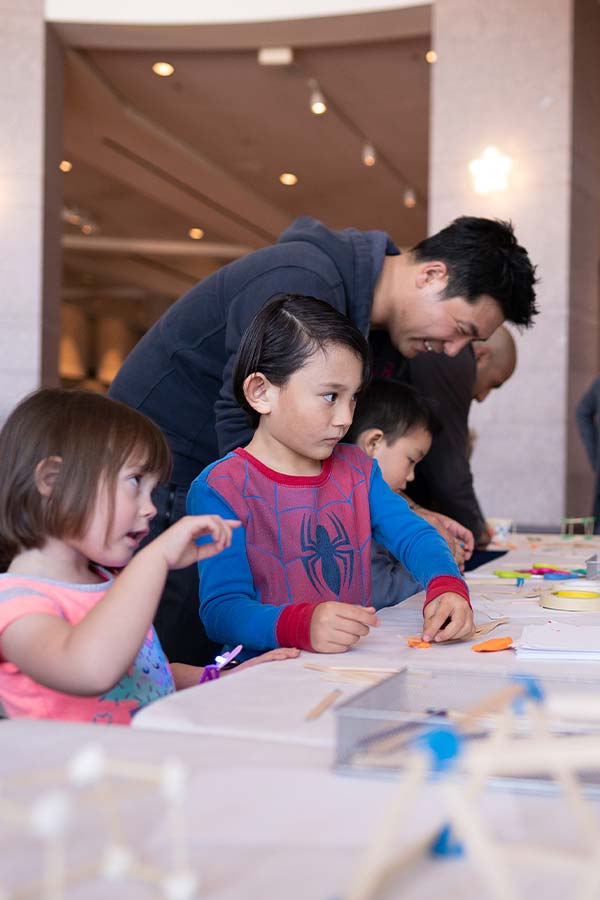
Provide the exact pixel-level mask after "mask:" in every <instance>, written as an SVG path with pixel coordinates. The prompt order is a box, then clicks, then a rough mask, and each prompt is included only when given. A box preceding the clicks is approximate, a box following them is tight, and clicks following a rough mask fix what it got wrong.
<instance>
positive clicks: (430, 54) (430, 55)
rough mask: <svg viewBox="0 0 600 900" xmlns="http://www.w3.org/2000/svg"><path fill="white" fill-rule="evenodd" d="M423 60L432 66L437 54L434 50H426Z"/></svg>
mask: <svg viewBox="0 0 600 900" xmlns="http://www.w3.org/2000/svg"><path fill="white" fill-rule="evenodd" d="M425 59H426V60H427V62H428V63H429V64H430V65H433V63H434V62H437V53H436V52H435V50H428V51H427V53H426V54H425Z"/></svg>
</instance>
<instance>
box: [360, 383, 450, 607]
mask: <svg viewBox="0 0 600 900" xmlns="http://www.w3.org/2000/svg"><path fill="white" fill-rule="evenodd" d="M438 429H439V424H438V421H437V419H436V417H435V415H434V413H433V411H432V410H431V407H430V406H429V404H428V403H427V401H426V400H425V398H424V397H422V396H421V395H420V394H419V393H418V392H417V391H415V389H414V388H412V387H410V385H408V384H397V383H396V382H393V381H384V380H382V379H374V380H373V381H372V382H371V383H370V384H369V386H368V387H367V388H365V390H364V391H362V392H361V394H360V396H359V398H358V402H357V404H356V409H355V411H354V418H353V420H352V425H351V426H350V430H349V431H348V433H347V435H346V440H347V441H348V442H351V443H353V444H356V445H357V446H358V447H360V449H361V450H363V451H364V452H365V453H366V454H367V456H370V457H371V458H372V459H376V460H377V462H378V463H379V468H380V469H381V474H382V476H383V480H384V481H385V482H386V484H387V485H388V486H389V487H390V488H391V489H392V490H393V491H395V492H396V493H400V492H401V491H404V490H405V488H406V485H407V482H409V481H412V480H413V479H414V477H415V466H416V465H417V464H418V463H420V462H421V460H422V459H423V458H424V457H425V456H426V455H427V453H428V452H429V448H430V447H431V439H432V436H433V434H434V433H435V432H436V431H437V430H438ZM413 509H414V507H413ZM371 577H372V582H373V593H372V603H373V606H374V607H375V609H382V608H383V607H385V606H392V605H393V604H395V603H399V602H400V601H401V600H406V598H407V597H412V595H413V594H416V593H418V591H422V590H423V586H422V585H421V584H419V582H418V581H416V580H415V579H414V578H413V577H412V575H410V574H409V573H408V572H407V571H406V569H405V568H404V566H403V565H402V564H401V563H400V562H399V561H398V560H397V559H396V557H395V556H394V555H393V554H392V553H390V552H389V551H388V550H387V549H386V548H385V547H384V546H383V545H382V544H380V543H378V542H377V541H373V543H372V545H371Z"/></svg>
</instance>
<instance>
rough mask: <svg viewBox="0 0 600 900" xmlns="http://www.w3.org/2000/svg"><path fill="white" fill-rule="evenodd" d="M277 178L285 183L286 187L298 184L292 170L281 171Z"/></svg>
mask: <svg viewBox="0 0 600 900" xmlns="http://www.w3.org/2000/svg"><path fill="white" fill-rule="evenodd" d="M279 180H280V182H281V183H282V184H285V186H286V187H292V185H294V184H298V176H297V175H294V173H293V172H282V173H281V175H280V176H279Z"/></svg>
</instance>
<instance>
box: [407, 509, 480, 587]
mask: <svg viewBox="0 0 600 900" xmlns="http://www.w3.org/2000/svg"><path fill="white" fill-rule="evenodd" d="M415 512H416V514H417V515H418V516H421V518H422V519H425V521H426V522H428V523H429V524H430V525H432V526H433V527H434V528H435V530H436V531H437V533H438V534H439V535H441V536H442V537H443V538H444V540H445V541H446V543H447V544H448V547H449V548H450V553H451V554H452V556H453V557H454V561H455V563H456V565H457V566H458V568H459V569H460V571H461V572H462V571H463V569H464V567H465V548H464V546H463V541H462V539H460V538H458V537H456V536H455V535H454V534H453V533H452V531H451V530H450V529H449V528H447V527H446V526H445V525H444V524H443V520H444V519H445V520H447V521H448V522H452V523H453V524H454V525H457V526H458V528H459V529H460V530H461V531H466V532H467V533H468V534H469V535H471V541H472V540H473V535H472V534H471V532H470V531H468V529H466V528H465V529H463V527H462V525H459V524H458V522H455V521H454V519H450V518H449V517H448V516H441V515H440V514H439V513H434V512H432V511H431V510H430V509H425V508H424V507H423V506H419V507H418V508H417V509H415ZM469 555H470V554H469Z"/></svg>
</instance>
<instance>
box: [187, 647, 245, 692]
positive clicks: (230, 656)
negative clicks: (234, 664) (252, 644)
mask: <svg viewBox="0 0 600 900" xmlns="http://www.w3.org/2000/svg"><path fill="white" fill-rule="evenodd" d="M242 650H243V647H242V645H241V644H238V645H237V647H234V648H233V650H229V651H228V652H227V653H222V654H219V656H215V661H214V663H209V664H208V665H207V666H204V672H203V673H202V677H201V679H200V681H199V682H198V684H204V683H205V682H207V681H214V680H215V679H216V678H218V677H219V673H220V671H221V669H222V668H224V666H226V665H228V664H229V663H230V662H231V661H232V660H234V659H235V658H236V656H237V655H238V654H239V653H241V651H242Z"/></svg>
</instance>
